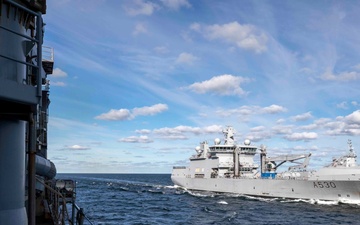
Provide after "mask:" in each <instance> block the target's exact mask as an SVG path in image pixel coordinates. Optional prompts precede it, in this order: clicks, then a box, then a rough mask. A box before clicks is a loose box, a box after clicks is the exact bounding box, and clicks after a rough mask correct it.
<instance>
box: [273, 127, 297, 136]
mask: <svg viewBox="0 0 360 225" xmlns="http://www.w3.org/2000/svg"><path fill="white" fill-rule="evenodd" d="M293 128H294V126H292V125H277V126H274V127H273V128H272V130H273V131H274V133H275V134H290V133H292V129H293Z"/></svg>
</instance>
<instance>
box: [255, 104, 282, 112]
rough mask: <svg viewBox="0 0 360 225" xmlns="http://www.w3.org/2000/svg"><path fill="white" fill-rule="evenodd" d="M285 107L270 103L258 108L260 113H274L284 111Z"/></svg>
mask: <svg viewBox="0 0 360 225" xmlns="http://www.w3.org/2000/svg"><path fill="white" fill-rule="evenodd" d="M286 111H287V109H286V108H284V107H282V106H279V105H271V106H268V107H264V108H262V109H261V110H260V112H261V113H269V114H275V113H280V112H286Z"/></svg>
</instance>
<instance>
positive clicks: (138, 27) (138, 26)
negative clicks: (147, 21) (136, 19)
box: [133, 23, 147, 35]
mask: <svg viewBox="0 0 360 225" xmlns="http://www.w3.org/2000/svg"><path fill="white" fill-rule="evenodd" d="M141 33H147V29H146V27H145V25H144V24H142V23H138V24H136V25H135V28H134V31H133V35H138V34H141Z"/></svg>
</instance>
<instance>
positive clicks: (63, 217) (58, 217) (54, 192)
mask: <svg viewBox="0 0 360 225" xmlns="http://www.w3.org/2000/svg"><path fill="white" fill-rule="evenodd" d="M36 180H37V181H38V182H40V183H41V184H42V185H44V186H45V187H46V188H47V189H48V190H49V191H50V192H52V193H53V194H55V195H56V196H57V197H60V198H61V199H62V206H63V207H62V210H61V211H60V213H61V214H59V215H55V216H56V220H57V221H56V222H59V221H60V219H61V220H62V223H63V224H65V213H66V218H68V221H69V222H71V223H72V221H70V219H69V213H68V211H67V207H66V200H65V197H64V196H63V195H62V194H61V193H60V192H58V191H56V190H55V189H53V188H52V187H50V186H49V185H47V184H45V183H44V182H43V181H42V180H40V179H39V178H36ZM53 213H54V212H53V210H51V215H52V216H53ZM60 215H61V216H62V217H61V216H60Z"/></svg>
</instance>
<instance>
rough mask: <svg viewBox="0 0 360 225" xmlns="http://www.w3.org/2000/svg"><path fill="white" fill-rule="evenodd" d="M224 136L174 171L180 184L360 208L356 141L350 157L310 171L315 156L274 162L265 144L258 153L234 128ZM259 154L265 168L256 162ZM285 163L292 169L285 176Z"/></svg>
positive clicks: (284, 157)
mask: <svg viewBox="0 0 360 225" xmlns="http://www.w3.org/2000/svg"><path fill="white" fill-rule="evenodd" d="M223 133H224V137H225V138H224V141H223V143H221V141H220V139H218V138H216V139H215V141H214V145H209V144H208V142H206V141H204V142H201V143H200V146H198V147H196V148H195V150H196V154H195V155H193V156H191V157H190V163H189V166H187V167H186V166H174V168H173V171H172V175H171V179H172V181H173V182H174V184H176V185H179V186H181V187H183V188H186V189H190V190H205V191H214V192H228V193H237V194H243V195H251V196H261V197H281V198H296V199H314V200H329V201H340V202H347V203H360V167H359V166H358V165H357V164H356V153H355V151H354V149H353V147H352V144H351V141H349V142H348V144H349V153H348V154H346V155H344V156H342V157H340V158H338V159H333V162H332V163H331V164H329V165H327V166H325V167H323V168H321V169H319V170H318V171H309V170H308V169H307V167H308V164H309V161H310V157H311V153H309V154H299V155H293V154H290V155H280V156H274V157H268V156H267V150H266V147H265V146H263V145H262V146H260V148H258V147H257V146H254V145H251V142H250V140H245V141H244V143H243V144H240V145H239V144H237V143H236V142H235V140H234V134H235V130H234V129H233V127H231V126H229V127H227V128H226V129H224V130H223ZM257 155H259V156H258V157H259V158H258V160H257V161H259V162H260V163H259V164H260V165H258V164H257V163H256V160H254V159H256V156H257ZM284 163H287V164H289V163H292V164H291V166H289V167H288V169H287V170H285V171H281V172H280V170H278V169H279V167H280V166H282V165H283V164H284Z"/></svg>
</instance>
